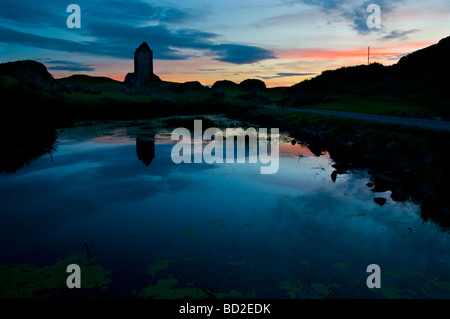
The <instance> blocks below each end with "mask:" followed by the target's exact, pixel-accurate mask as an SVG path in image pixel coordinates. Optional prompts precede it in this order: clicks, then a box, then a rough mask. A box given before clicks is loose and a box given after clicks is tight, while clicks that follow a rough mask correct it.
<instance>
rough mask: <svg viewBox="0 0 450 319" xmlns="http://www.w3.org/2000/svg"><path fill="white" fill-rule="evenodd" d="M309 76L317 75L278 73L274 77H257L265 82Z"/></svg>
mask: <svg viewBox="0 0 450 319" xmlns="http://www.w3.org/2000/svg"><path fill="white" fill-rule="evenodd" d="M308 75H311V76H312V75H317V73H277V74H276V75H272V76H256V77H257V78H260V79H263V80H270V79H277V78H285V77H290V76H308Z"/></svg>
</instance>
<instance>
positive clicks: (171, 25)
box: [0, 0, 275, 64]
mask: <svg viewBox="0 0 450 319" xmlns="http://www.w3.org/2000/svg"><path fill="white" fill-rule="evenodd" d="M76 3H77V4H78V5H79V6H80V8H81V25H82V27H81V29H73V32H74V34H76V35H77V39H79V38H80V36H84V38H85V39H89V40H85V41H80V40H76V38H75V37H74V38H61V32H57V31H55V32H54V33H52V32H53V31H48V30H49V29H48V28H47V29H46V31H45V33H39V29H40V28H42V27H51V28H55V30H60V31H62V30H64V31H67V30H68V29H67V26H66V19H67V17H68V16H69V14H70V13H67V12H66V8H67V5H68V4H69V2H67V3H64V2H61V1H56V0H51V1H46V2H36V1H31V0H24V1H20V2H17V1H13V0H2V5H1V10H0V18H1V19H0V21H2V22H0V43H5V44H16V45H23V46H28V47H31V48H39V49H49V50H56V51H63V52H70V53H73V52H76V53H83V54H91V55H99V56H111V57H115V58H125V59H132V58H133V52H134V49H135V48H136V47H138V46H139V45H140V44H141V43H142V42H143V41H146V42H147V43H148V44H149V45H150V47H151V48H152V50H153V51H154V57H155V58H156V59H173V60H180V59H188V58H191V57H193V56H194V54H192V53H187V52H192V50H196V51H200V52H203V54H205V55H210V56H211V55H214V56H218V58H216V60H218V61H222V62H228V63H234V64H245V63H254V62H257V61H261V60H265V59H271V58H275V55H274V54H273V52H271V51H269V50H267V49H263V48H259V47H255V46H247V45H241V44H221V43H218V39H219V35H218V34H215V33H211V32H207V31H204V30H196V29H187V28H182V27H181V25H182V24H181V23H183V25H185V24H186V22H189V21H191V20H193V19H198V18H199V16H200V14H201V13H200V12H197V11H195V12H194V11H192V10H186V9H183V10H182V9H179V8H177V7H175V6H172V5H168V6H165V7H162V6H156V5H153V4H149V3H147V2H145V1H142V0H127V1H119V0H112V1H108V2H101V1H98V0H89V1H87V0H79V1H77V2H76ZM30 27H33V28H34V30H33V34H32V33H29V32H28V31H25V30H27V29H29V28H30ZM24 28H25V29H24ZM42 32H44V31H42ZM197 55H198V54H197Z"/></svg>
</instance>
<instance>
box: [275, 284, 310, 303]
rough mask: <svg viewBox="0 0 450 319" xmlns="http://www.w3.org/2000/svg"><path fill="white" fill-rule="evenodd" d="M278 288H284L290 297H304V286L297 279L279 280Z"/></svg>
mask: <svg viewBox="0 0 450 319" xmlns="http://www.w3.org/2000/svg"><path fill="white" fill-rule="evenodd" d="M279 288H280V289H281V290H286V291H287V295H288V296H289V298H291V299H297V298H304V297H305V292H304V287H303V285H302V284H301V283H300V281H298V280H293V281H290V280H285V281H282V282H280V285H279Z"/></svg>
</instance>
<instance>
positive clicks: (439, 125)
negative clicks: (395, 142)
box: [285, 108, 450, 131]
mask: <svg viewBox="0 0 450 319" xmlns="http://www.w3.org/2000/svg"><path fill="white" fill-rule="evenodd" d="M285 110H289V111H292V112H303V113H312V114H319V115H327V116H337V117H344V118H349V119H355V120H362V121H370V122H377V123H385V124H397V125H406V126H415V127H420V128H424V129H429V130H439V131H450V121H439V120H425V119H415V118H404V117H396V116H388V115H373V114H365V113H353V112H342V111H330V110H317V109H296V108H285Z"/></svg>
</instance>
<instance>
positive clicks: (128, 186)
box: [0, 119, 450, 299]
mask: <svg viewBox="0 0 450 319" xmlns="http://www.w3.org/2000/svg"><path fill="white" fill-rule="evenodd" d="M222 120H223V121H225V120H226V119H222ZM161 123H162V121H160V120H151V121H150V120H149V121H120V122H118V121H115V122H98V123H97V122H94V123H92V122H90V123H87V124H86V123H84V124H83V123H81V124H79V125H77V126H75V127H73V128H66V129H63V130H59V131H58V138H57V141H56V143H55V150H54V152H52V153H51V154H48V155H45V156H43V157H42V158H40V159H39V160H36V161H35V162H33V163H31V164H30V165H29V166H26V167H24V168H22V169H20V170H18V171H17V172H15V173H12V174H2V175H0V207H1V213H0V242H1V247H2V254H1V256H0V286H1V287H2V289H1V290H0V297H1V298H13V297H14V298H15V297H17V298H44V297H50V298H61V297H67V298H70V297H71V296H73V294H74V292H73V291H74V290H71V289H68V288H67V287H66V278H67V277H68V275H69V274H68V273H66V267H67V266H68V265H69V264H71V263H77V264H80V267H81V285H82V289H78V291H81V292H77V293H78V294H79V295H78V296H80V295H81V296H84V297H87V298H117V297H119V298H208V297H218V298H283V299H284V298H449V297H450V281H449V279H448V273H449V265H450V246H449V238H448V234H447V233H446V232H443V231H442V230H441V229H440V228H439V227H438V226H436V225H435V224H433V223H430V222H425V221H424V220H423V219H421V218H420V215H419V207H418V206H417V205H415V204H414V203H411V202H405V203H399V202H394V201H392V200H391V199H390V197H389V195H390V192H386V193H374V192H373V191H372V190H371V189H370V188H369V187H368V186H367V185H366V184H367V183H368V182H369V181H370V176H369V175H368V174H367V171H364V170H354V171H351V172H348V173H347V174H339V175H337V176H336V175H335V176H334V178H331V176H332V173H333V171H334V170H335V169H334V168H333V167H332V165H333V160H332V159H331V158H330V157H329V155H328V153H326V152H324V153H323V154H322V155H321V156H315V155H313V153H312V152H311V151H310V150H309V149H308V148H307V146H305V145H301V144H299V143H296V144H294V143H291V142H292V141H291V138H289V136H286V135H283V134H282V135H281V138H280V145H279V154H280V158H279V170H278V172H277V173H276V174H272V175H270V174H269V175H264V174H260V166H261V165H260V164H251V163H248V162H247V163H234V164H230V163H225V164H206V163H192V164H185V163H181V164H175V163H174V162H173V161H172V159H171V151H172V148H173V147H174V145H175V143H176V142H175V141H172V140H171V138H170V136H171V132H172V129H170V128H165V127H164V125H161ZM224 123H225V122H224ZM226 124H230V122H227V123H225V125H226ZM233 125H236V123H233ZM375 197H383V198H386V203H385V204H384V205H380V204H377V203H376V202H375V201H374V198H375ZM371 264H376V265H379V267H380V280H381V281H380V282H381V288H372V289H370V288H369V287H368V286H367V283H366V280H367V278H368V277H369V276H370V275H371V273H370V272H368V271H367V267H368V266H369V265H371ZM83 287H84V289H83Z"/></svg>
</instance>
